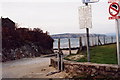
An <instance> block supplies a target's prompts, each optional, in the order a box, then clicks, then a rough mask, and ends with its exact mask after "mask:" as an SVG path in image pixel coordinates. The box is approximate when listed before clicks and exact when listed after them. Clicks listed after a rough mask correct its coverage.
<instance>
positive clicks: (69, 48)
mask: <svg viewBox="0 0 120 80" xmlns="http://www.w3.org/2000/svg"><path fill="white" fill-rule="evenodd" d="M68 43H69V54H71V44H70V39H68Z"/></svg>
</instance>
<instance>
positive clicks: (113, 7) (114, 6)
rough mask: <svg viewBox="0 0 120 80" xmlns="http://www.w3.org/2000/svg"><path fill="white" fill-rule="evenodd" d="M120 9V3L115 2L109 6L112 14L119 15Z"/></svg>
mask: <svg viewBox="0 0 120 80" xmlns="http://www.w3.org/2000/svg"><path fill="white" fill-rule="evenodd" d="M119 11H120V8H119V4H118V3H116V2H114V3H112V4H110V6H109V13H110V15H111V16H117V15H118V13H119Z"/></svg>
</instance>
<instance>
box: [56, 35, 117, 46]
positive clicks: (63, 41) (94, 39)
mask: <svg viewBox="0 0 120 80" xmlns="http://www.w3.org/2000/svg"><path fill="white" fill-rule="evenodd" d="M70 41H71V47H79V38H70ZM100 41H101V43H102V44H103V43H104V38H103V37H100ZM60 42H61V43H60V46H61V48H68V39H67V38H63V39H60ZM105 42H106V43H111V42H112V39H111V37H106V38H105ZM113 42H116V38H115V37H113ZM82 44H83V46H85V45H86V37H82ZM97 44H98V37H90V46H92V45H97ZM57 47H58V39H54V48H57Z"/></svg>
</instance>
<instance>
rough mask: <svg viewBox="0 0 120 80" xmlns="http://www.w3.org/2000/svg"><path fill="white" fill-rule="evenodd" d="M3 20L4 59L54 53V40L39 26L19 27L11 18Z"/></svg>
mask: <svg viewBox="0 0 120 80" xmlns="http://www.w3.org/2000/svg"><path fill="white" fill-rule="evenodd" d="M1 21H2V61H3V62H4V61H8V60H15V59H20V58H25V57H38V56H40V55H41V54H50V53H53V50H52V49H53V42H54V40H53V39H52V38H51V37H50V36H49V35H48V34H47V33H43V31H42V30H41V29H39V28H34V29H33V30H31V29H28V28H17V26H16V23H15V22H13V21H12V20H10V19H9V18H1Z"/></svg>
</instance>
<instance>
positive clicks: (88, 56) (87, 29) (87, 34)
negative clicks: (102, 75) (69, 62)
mask: <svg viewBox="0 0 120 80" xmlns="http://www.w3.org/2000/svg"><path fill="white" fill-rule="evenodd" d="M85 5H86V6H88V3H85ZM86 32H87V33H86V36H87V59H88V62H90V49H89V28H86Z"/></svg>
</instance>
